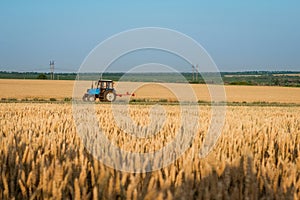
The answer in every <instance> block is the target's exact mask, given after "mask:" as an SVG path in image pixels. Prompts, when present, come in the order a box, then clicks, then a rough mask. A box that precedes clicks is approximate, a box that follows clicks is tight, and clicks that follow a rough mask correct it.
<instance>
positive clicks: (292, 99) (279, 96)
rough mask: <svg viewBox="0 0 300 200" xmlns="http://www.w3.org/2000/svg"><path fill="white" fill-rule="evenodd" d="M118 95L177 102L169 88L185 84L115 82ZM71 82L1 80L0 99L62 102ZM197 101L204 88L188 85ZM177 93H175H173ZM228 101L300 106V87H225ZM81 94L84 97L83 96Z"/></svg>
mask: <svg viewBox="0 0 300 200" xmlns="http://www.w3.org/2000/svg"><path fill="white" fill-rule="evenodd" d="M91 83H92V82H91V81H87V82H86V86H85V88H84V90H83V91H82V93H84V92H85V91H86V89H87V88H89V87H90V86H91ZM116 86H117V93H126V92H127V91H128V88H136V90H135V91H133V92H134V93H135V97H133V98H137V99H167V100H171V101H172V100H176V97H175V95H174V93H173V92H172V91H170V89H169V88H178V91H179V92H180V91H184V90H185V88H186V85H185V84H179V83H163V84H162V83H137V82H126V83H125V82H121V83H116ZM73 87H74V81H65V80H54V81H53V80H13V79H0V98H16V99H19V100H21V99H33V98H41V99H49V98H56V99H58V100H59V99H64V98H70V97H72V93H73ZM191 87H192V88H193V90H194V91H196V93H197V98H198V100H200V101H211V97H210V95H209V91H208V88H207V86H206V85H200V84H193V85H191ZM175 92H176V91H175ZM225 92H226V99H227V101H228V102H259V101H265V102H279V103H297V104H300V88H291V87H274V86H233V85H232V86H230V85H227V86H225ZM82 95H83V94H82Z"/></svg>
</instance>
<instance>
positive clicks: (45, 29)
mask: <svg viewBox="0 0 300 200" xmlns="http://www.w3.org/2000/svg"><path fill="white" fill-rule="evenodd" d="M149 26H151V27H164V28H169V29H174V30H177V31H179V32H182V33H184V34H186V35H188V36H190V37H192V38H193V39H194V40H196V41H197V42H198V43H200V44H201V45H202V46H203V47H204V48H205V49H206V50H207V52H208V53H209V54H210V55H211V57H212V58H213V60H214V61H215V63H216V64H217V66H218V67H219V69H220V70H221V71H244V70H247V71H250V70H296V71H300V1H297V0H286V1H282V0H264V1H262V0H252V1H250V0H245V1H241V0H228V1H220V0H219V1H217V0H211V1H201V0H200V1H179V0H164V1H159V0H151V1H150V0H148V1H138V0H130V1H114V0H112V1H98V0H89V1H75V0H72V1H70V0H64V1H59V0H51V1H50V0H48V1H39V0H26V1H21V0H1V1H0V71H1V70H13V71H47V70H48V68H49V61H50V60H52V59H53V60H55V62H56V68H57V71H69V72H75V71H76V70H77V69H78V68H79V66H80V65H81V63H82V62H83V60H84V58H85V57H86V56H87V55H88V53H89V52H90V51H91V50H92V49H93V48H94V47H95V46H96V45H98V44H99V43H100V42H102V41H103V40H105V39H107V38H108V37H110V36H112V35H114V34H117V33H119V32H122V31H125V30H128V29H132V28H139V27H149ZM146 56H147V55H145V57H146ZM141 57H143V56H141ZM169 58H170V57H169ZM145 61H147V59H145ZM126 62H127V64H128V63H129V64H130V61H128V59H127V61H126ZM174 62H177V60H176V59H174ZM133 63H134V62H133ZM170 63H172V62H170ZM119 64H122V62H119ZM177 64H178V63H177ZM120 69H122V68H120ZM121 71H122V70H121Z"/></svg>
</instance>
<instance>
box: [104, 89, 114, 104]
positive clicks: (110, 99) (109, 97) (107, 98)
mask: <svg viewBox="0 0 300 200" xmlns="http://www.w3.org/2000/svg"><path fill="white" fill-rule="evenodd" d="M104 99H105V101H108V102H113V101H114V100H116V94H115V93H114V92H112V91H107V92H105V94H104Z"/></svg>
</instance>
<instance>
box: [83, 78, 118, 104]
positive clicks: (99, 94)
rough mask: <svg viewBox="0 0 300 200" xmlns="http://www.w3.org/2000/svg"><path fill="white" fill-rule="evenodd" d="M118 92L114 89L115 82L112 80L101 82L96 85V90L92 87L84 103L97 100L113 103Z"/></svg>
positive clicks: (84, 98)
mask: <svg viewBox="0 0 300 200" xmlns="http://www.w3.org/2000/svg"><path fill="white" fill-rule="evenodd" d="M116 96H117V95H116V91H115V89H114V82H113V81H112V80H101V79H100V80H99V81H98V82H96V83H95V88H94V87H93V85H92V87H91V89H88V90H87V92H86V93H85V94H84V95H83V97H82V100H83V101H90V102H94V101H95V100H96V99H97V98H98V99H99V100H100V101H107V102H113V101H114V100H116Z"/></svg>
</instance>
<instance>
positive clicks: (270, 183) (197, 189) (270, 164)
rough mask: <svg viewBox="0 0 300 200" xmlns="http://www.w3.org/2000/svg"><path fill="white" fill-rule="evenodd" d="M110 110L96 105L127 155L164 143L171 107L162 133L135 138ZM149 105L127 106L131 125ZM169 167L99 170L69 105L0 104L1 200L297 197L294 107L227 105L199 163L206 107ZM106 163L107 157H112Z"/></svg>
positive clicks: (298, 133) (144, 116)
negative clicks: (211, 144) (191, 136)
mask: <svg viewBox="0 0 300 200" xmlns="http://www.w3.org/2000/svg"><path fill="white" fill-rule="evenodd" d="M110 108H111V107H110V105H95V109H96V113H97V117H98V119H99V123H100V126H101V127H102V128H103V129H104V130H105V131H107V132H108V134H107V137H108V138H109V139H110V140H111V141H112V142H113V143H114V144H116V145H118V146H120V147H121V148H124V149H126V150H128V151H137V152H147V151H152V150H156V149H159V148H161V147H162V146H163V145H165V144H166V143H168V142H169V141H170V138H172V137H173V136H174V132H175V130H176V129H178V128H179V127H178V126H177V125H176V123H173V122H176V120H177V119H178V117H179V115H180V112H179V110H178V106H170V105H169V106H166V105H164V109H165V110H166V113H167V120H166V123H165V124H164V128H163V129H162V131H161V132H160V133H159V134H158V135H155V136H153V137H150V138H148V139H147V140H135V139H134V138H133V137H131V136H128V135H127V134H125V133H122V132H120V131H118V130H117V128H116V126H115V123H114V122H113V118H112V117H113V116H112V115H111V112H110ZM150 108H151V106H149V105H131V106H130V114H131V116H132V118H133V121H134V122H135V123H140V124H143V125H145V124H147V123H149V117H148V114H149V109H150ZM200 110H201V112H200V118H199V124H200V126H199V130H197V134H196V137H195V139H194V141H193V143H192V144H191V147H190V148H189V149H188V150H187V151H186V152H185V153H184V154H183V155H182V156H181V157H180V158H179V159H177V160H176V161H175V162H174V163H172V164H170V165H169V166H167V167H164V168H162V169H159V170H157V171H153V172H147V173H128V172H121V171H117V170H114V169H113V168H110V167H107V166H105V165H103V163H101V162H99V161H98V160H97V159H95V158H94V157H93V156H92V155H91V154H89V152H88V151H87V150H86V148H85V146H84V143H83V141H82V140H81V139H80V138H79V136H78V135H77V133H76V127H75V124H74V120H73V117H72V108H71V105H70V104H46V103H43V104H31V103H25V104H23V103H16V104H14V103H2V104H0V119H1V120H0V123H1V124H0V145H1V147H0V176H1V177H0V199H299V197H300V156H299V152H300V116H299V113H300V108H299V107H293V108H289V107H272V108H267V107H238V106H237V107H228V108H227V113H226V122H225V125H224V128H223V132H222V135H221V137H220V138H219V140H218V142H217V144H216V146H215V147H214V149H213V151H212V152H211V153H210V154H209V156H208V157H206V158H202V159H201V158H199V156H198V154H199V150H200V148H201V145H202V142H203V138H204V136H205V134H206V130H207V128H208V125H209V116H210V109H209V107H208V106H202V107H200ZM112 159H113V158H112Z"/></svg>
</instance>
